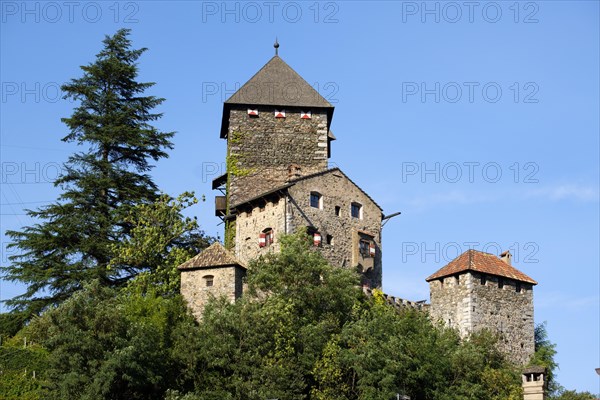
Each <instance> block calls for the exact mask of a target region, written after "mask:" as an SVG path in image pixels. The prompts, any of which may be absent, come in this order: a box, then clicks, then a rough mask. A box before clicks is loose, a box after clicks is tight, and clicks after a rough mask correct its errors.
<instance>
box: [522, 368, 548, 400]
mask: <svg viewBox="0 0 600 400" xmlns="http://www.w3.org/2000/svg"><path fill="white" fill-rule="evenodd" d="M522 377H523V400H545V399H546V368H544V367H537V366H533V367H528V368H527V369H525V370H524V371H523V374H522Z"/></svg>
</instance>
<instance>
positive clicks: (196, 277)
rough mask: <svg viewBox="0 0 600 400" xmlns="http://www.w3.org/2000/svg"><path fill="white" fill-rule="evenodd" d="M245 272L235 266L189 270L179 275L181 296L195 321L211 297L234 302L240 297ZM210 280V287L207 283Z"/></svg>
mask: <svg viewBox="0 0 600 400" xmlns="http://www.w3.org/2000/svg"><path fill="white" fill-rule="evenodd" d="M244 276H245V271H244V270H243V269H242V268H240V267H236V266H226V267H213V268H202V269H195V270H189V271H185V272H182V273H181V295H182V296H183V297H184V298H185V300H186V301H187V304H188V307H190V309H191V310H192V313H193V314H194V316H195V317H196V318H197V319H200V318H201V316H202V311H203V310H204V307H205V306H206V303H207V302H208V300H209V299H210V298H211V297H217V298H218V297H221V296H225V297H226V298H227V299H229V300H230V301H232V302H233V301H235V300H236V299H238V298H239V297H241V295H242V280H243V277H244ZM210 278H212V286H207V282H208V281H209V279H210Z"/></svg>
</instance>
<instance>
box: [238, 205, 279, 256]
mask: <svg viewBox="0 0 600 400" xmlns="http://www.w3.org/2000/svg"><path fill="white" fill-rule="evenodd" d="M285 209H286V199H285V197H283V198H280V199H279V200H273V201H268V202H266V204H263V205H262V206H260V205H257V206H256V207H253V208H248V209H246V211H242V212H241V213H240V214H238V216H237V218H236V224H235V225H236V234H235V237H236V240H235V248H234V252H235V256H236V257H237V259H238V260H240V261H241V262H243V263H248V262H249V261H250V260H252V259H254V258H256V257H258V256H259V255H261V254H267V253H268V252H278V251H279V235H281V234H282V233H286V226H285ZM267 228H271V229H272V230H273V234H274V241H273V243H272V244H270V245H269V246H266V247H260V246H259V236H260V233H261V232H263V231H264V230H265V229H267Z"/></svg>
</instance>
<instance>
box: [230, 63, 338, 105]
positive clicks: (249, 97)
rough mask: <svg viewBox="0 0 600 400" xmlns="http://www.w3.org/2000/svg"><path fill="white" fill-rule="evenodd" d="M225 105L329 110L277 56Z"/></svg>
mask: <svg viewBox="0 0 600 400" xmlns="http://www.w3.org/2000/svg"><path fill="white" fill-rule="evenodd" d="M225 104H244V105H269V106H294V107H313V108H333V106H332V105H331V104H330V103H329V102H328V101H327V100H325V99H324V98H323V96H321V95H320V94H319V92H317V91H316V90H315V89H314V88H313V87H312V86H311V85H310V84H309V83H308V82H306V81H305V80H304V79H303V78H302V77H301V76H300V75H298V73H297V72H296V71H294V70H293V69H292V67H290V66H289V65H287V64H286V62H285V61H283V60H282V59H281V58H280V57H279V56H274V57H273V58H271V59H270V60H269V62H268V63H266V64H265V65H264V67H262V68H261V69H260V70H259V71H258V72H257V73H256V74H255V75H254V76H253V77H252V78H250V80H249V81H248V82H246V83H245V84H244V86H242V87H241V88H240V89H239V90H238V91H237V92H235V93H234V94H233V95H232V96H231V97H230V98H229V99H227V100H226V101H225Z"/></svg>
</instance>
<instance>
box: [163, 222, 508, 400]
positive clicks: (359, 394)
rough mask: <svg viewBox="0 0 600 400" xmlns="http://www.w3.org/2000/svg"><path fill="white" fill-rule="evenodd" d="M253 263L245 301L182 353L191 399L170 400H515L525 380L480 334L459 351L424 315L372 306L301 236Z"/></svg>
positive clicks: (218, 305)
mask: <svg viewBox="0 0 600 400" xmlns="http://www.w3.org/2000/svg"><path fill="white" fill-rule="evenodd" d="M279 240H280V243H281V251H280V253H277V254H269V255H267V256H265V257H261V258H259V259H258V260H256V261H254V262H252V263H251V264H250V266H249V269H248V276H247V283H248V291H247V292H245V294H244V296H243V297H242V299H240V300H238V301H237V302H235V303H233V304H232V303H230V302H229V301H228V300H227V299H225V298H217V299H213V300H212V301H209V303H208V304H207V306H206V308H205V311H204V314H203V317H202V321H201V322H200V324H199V326H198V328H197V332H195V333H192V332H193V331H189V330H188V331H186V332H187V336H181V338H180V339H179V340H178V342H179V343H180V344H179V345H176V347H179V348H181V349H185V350H186V351H182V352H179V357H180V358H181V359H180V364H182V365H186V370H187V371H190V373H191V374H192V375H191V376H190V377H189V380H191V381H193V382H194V389H193V390H190V391H187V392H183V393H174V392H173V393H170V394H169V395H170V397H169V398H170V399H188V398H189V399H202V400H208V399H231V400H233V399H236V400H237V399H249V400H259V399H272V398H277V399H281V400H287V399H289V400H292V399H298V398H307V399H317V400H325V399H327V400H330V399H331V400H333V399H335V400H359V399H360V400H371V399H372V400H375V399H388V398H389V399H391V398H395V395H396V393H404V394H407V395H409V396H411V398H412V399H413V400H429V399H441V400H468V399H473V398H478V399H490V400H507V399H509V400H514V399H518V398H519V397H518V394H519V393H520V392H519V388H520V374H519V373H517V372H516V371H515V370H514V369H513V368H512V367H511V366H510V365H509V364H508V363H507V362H506V361H505V360H504V358H503V356H502V355H501V354H500V353H499V352H498V351H497V350H496V347H495V340H496V337H494V336H493V335H491V334H489V333H486V332H482V333H481V334H478V335H473V336H472V337H471V338H470V339H469V340H467V341H461V340H460V339H459V336H458V334H457V332H455V331H454V330H450V329H444V328H442V327H440V326H434V325H433V324H432V323H431V321H430V320H429V319H428V317H427V315H426V314H425V313H423V312H421V311H419V310H412V309H403V310H398V309H396V308H395V307H393V306H390V305H389V304H387V302H386V301H385V299H384V298H383V295H381V294H377V293H376V294H375V296H373V297H371V298H368V297H366V296H365V295H363V293H362V291H361V290H360V288H359V287H358V285H359V282H360V280H359V277H358V274H357V273H355V272H354V271H351V270H348V269H343V268H339V267H333V266H331V265H329V264H328V263H327V261H326V260H325V259H324V258H323V256H322V255H321V253H320V252H318V251H315V250H314V248H312V245H311V241H310V238H308V237H307V236H306V235H304V234H302V233H299V234H296V235H291V236H283V237H280V239H279Z"/></svg>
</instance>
